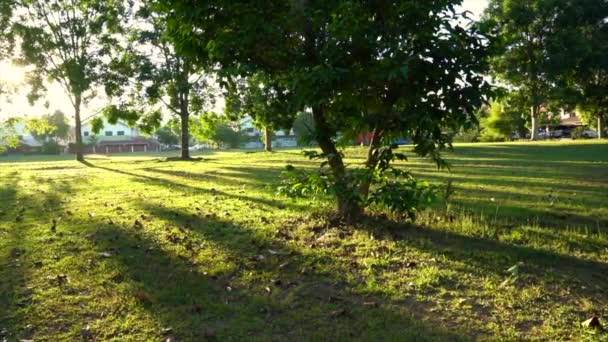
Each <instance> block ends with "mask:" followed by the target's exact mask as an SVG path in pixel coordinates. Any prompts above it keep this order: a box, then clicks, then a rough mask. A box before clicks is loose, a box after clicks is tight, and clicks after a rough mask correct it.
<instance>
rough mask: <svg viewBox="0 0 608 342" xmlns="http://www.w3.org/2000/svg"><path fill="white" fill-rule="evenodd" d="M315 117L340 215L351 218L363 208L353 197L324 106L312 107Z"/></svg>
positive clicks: (359, 213) (358, 214)
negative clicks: (331, 175)
mask: <svg viewBox="0 0 608 342" xmlns="http://www.w3.org/2000/svg"><path fill="white" fill-rule="evenodd" d="M312 115H313V119H314V121H315V125H316V128H317V137H316V138H317V142H318V143H319V147H320V148H321V150H322V151H323V153H324V154H325V155H326V156H327V161H328V164H329V167H330V168H331V171H332V173H333V176H334V178H335V182H336V184H335V185H336V197H337V202H338V203H337V204H338V215H340V216H342V217H344V218H346V219H351V218H355V217H357V216H360V215H361V214H362V213H363V208H361V205H360V204H359V203H358V202H357V201H356V199H355V198H354V197H353V195H354V193H353V191H354V189H351V188H349V184H348V182H347V180H346V178H345V176H346V167H345V166H344V160H343V159H342V156H341V155H340V152H339V151H338V149H337V148H336V144H335V143H334V141H333V140H332V138H333V134H332V130H331V128H330V127H329V124H328V123H327V120H326V118H325V110H324V108H323V107H322V106H314V107H313V109H312Z"/></svg>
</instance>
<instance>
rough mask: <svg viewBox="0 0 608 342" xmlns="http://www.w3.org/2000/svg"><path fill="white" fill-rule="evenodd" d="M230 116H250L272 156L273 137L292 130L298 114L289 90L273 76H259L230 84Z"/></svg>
mask: <svg viewBox="0 0 608 342" xmlns="http://www.w3.org/2000/svg"><path fill="white" fill-rule="evenodd" d="M226 95H227V96H226V114H227V115H228V116H229V117H231V118H233V119H236V118H241V117H243V116H244V115H249V116H251V118H252V119H253V120H254V123H255V124H256V126H258V127H259V128H261V129H263V132H264V147H265V150H266V151H267V152H272V135H273V132H274V131H276V130H277V129H285V130H288V129H289V128H291V124H292V122H293V117H294V113H293V112H292V111H293V108H292V107H291V103H290V102H289V100H290V94H289V90H288V89H286V88H285V87H284V86H282V85H281V83H280V82H277V81H276V80H273V79H272V78H271V77H270V76H269V75H266V74H263V73H258V74H255V75H253V76H251V77H249V78H248V79H246V80H242V79H237V80H231V82H228V86H227V92H226Z"/></svg>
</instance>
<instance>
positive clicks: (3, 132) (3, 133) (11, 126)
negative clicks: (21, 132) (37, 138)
mask: <svg viewBox="0 0 608 342" xmlns="http://www.w3.org/2000/svg"><path fill="white" fill-rule="evenodd" d="M18 121H19V120H18V119H14V118H13V119H8V120H0V154H1V153H4V152H5V151H6V150H7V149H8V148H14V147H17V145H19V137H18V135H17V131H16V130H15V125H16V124H17V123H18Z"/></svg>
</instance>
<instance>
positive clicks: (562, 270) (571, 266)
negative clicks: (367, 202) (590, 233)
mask: <svg viewBox="0 0 608 342" xmlns="http://www.w3.org/2000/svg"><path fill="white" fill-rule="evenodd" d="M370 226H372V227H387V229H388V231H389V232H390V233H391V236H392V237H393V238H396V239H399V240H400V241H403V242H405V243H407V244H409V245H411V246H414V247H415V248H418V249H420V250H424V251H427V252H429V253H431V254H433V255H445V256H446V257H448V258H449V259H451V260H455V261H461V262H464V263H466V264H468V265H472V266H474V267H475V268H478V269H480V270H483V272H487V273H490V274H505V271H506V270H507V269H508V268H509V267H511V266H513V265H514V264H516V263H518V262H523V263H524V264H525V265H527V267H528V269H529V270H530V271H533V272H536V274H537V275H539V277H541V278H543V279H545V282H547V283H549V282H550V281H551V280H550V278H551V277H550V275H555V276H558V277H560V278H562V279H563V280H565V281H566V282H572V281H577V282H578V283H581V284H588V283H590V282H591V283H597V284H607V285H608V264H606V263H602V262H597V261H592V260H584V259H580V258H577V257H573V256H569V255H563V254H559V253H556V252H553V251H550V250H542V249H535V248H532V247H528V246H525V245H514V244H507V243H504V242H500V241H498V240H492V239H488V238H480V237H474V236H467V235H462V234H458V233H456V232H453V231H447V230H436V229H433V228H432V227H415V226H405V225H402V224H399V223H395V222H392V221H387V220H383V219H379V220H375V222H373V221H372V222H366V223H365V224H364V225H363V226H362V227H363V229H369V227H370ZM604 247H608V246H604Z"/></svg>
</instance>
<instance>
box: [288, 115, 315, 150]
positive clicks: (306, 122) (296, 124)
mask: <svg viewBox="0 0 608 342" xmlns="http://www.w3.org/2000/svg"><path fill="white" fill-rule="evenodd" d="M292 126H293V128H292V129H293V133H294V134H295V135H296V137H297V139H298V143H299V144H303V145H311V144H312V143H314V133H315V122H314V119H313V117H312V113H310V112H307V111H302V112H299V113H298V115H297V116H296V118H295V120H294V121H293V125H292Z"/></svg>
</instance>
